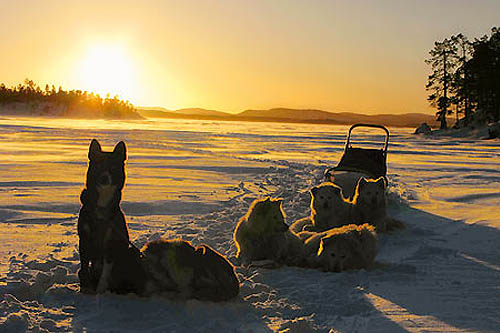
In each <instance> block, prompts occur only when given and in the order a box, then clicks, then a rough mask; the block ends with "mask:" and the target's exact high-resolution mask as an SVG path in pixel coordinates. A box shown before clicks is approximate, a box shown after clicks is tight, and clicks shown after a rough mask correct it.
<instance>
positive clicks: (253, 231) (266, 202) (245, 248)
mask: <svg viewBox="0 0 500 333" xmlns="http://www.w3.org/2000/svg"><path fill="white" fill-rule="evenodd" d="M281 203H282V200H281V199H271V198H269V197H268V198H265V199H257V200H255V201H254V202H253V203H252V204H251V205H250V208H249V209H248V212H247V214H246V215H245V216H243V217H242V218H241V219H240V221H239V222H238V224H237V226H236V228H235V231H234V237H233V238H234V242H235V244H236V248H237V253H236V258H237V259H239V260H241V262H242V263H243V264H248V263H250V262H252V261H258V260H266V259H268V260H272V261H274V262H276V263H289V264H292V263H293V262H294V261H295V260H297V259H298V257H299V255H300V253H301V251H302V250H301V248H302V241H301V240H300V239H299V238H298V237H297V235H296V234H295V233H293V232H291V231H289V230H288V225H287V224H286V223H285V213H284V212H283V209H282V208H281Z"/></svg>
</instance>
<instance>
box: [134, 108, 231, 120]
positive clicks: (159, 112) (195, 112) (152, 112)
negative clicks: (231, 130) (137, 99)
mask: <svg viewBox="0 0 500 333" xmlns="http://www.w3.org/2000/svg"><path fill="white" fill-rule="evenodd" d="M137 110H138V112H139V113H140V114H141V115H142V116H144V117H151V118H182V117H184V116H194V117H198V116H208V117H230V116H232V115H231V114H230V113H227V112H222V111H215V110H206V109H201V108H186V109H179V110H168V109H165V108H162V107H139V108H137Z"/></svg>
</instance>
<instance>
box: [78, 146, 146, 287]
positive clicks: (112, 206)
mask: <svg viewBox="0 0 500 333" xmlns="http://www.w3.org/2000/svg"><path fill="white" fill-rule="evenodd" d="M88 158H89V165H88V170H87V177H86V183H85V188H84V189H83V191H82V193H81V195H80V201H81V203H82V207H81V209H80V214H79V217H78V236H79V252H80V270H79V271H78V277H79V280H80V289H81V290H82V291H83V292H88V293H95V292H97V293H103V292H105V291H106V290H110V291H114V292H117V293H127V292H134V291H136V290H137V289H139V288H140V287H139V285H140V281H142V280H144V278H145V273H144V271H143V269H142V267H141V265H140V264H139V261H138V256H139V254H138V253H137V251H136V250H135V249H134V248H131V247H130V239H129V233H128V229H127V223H126V221H125V217H124V215H123V212H122V211H121V209H120V200H121V196H122V189H123V187H124V184H125V160H126V159H127V150H126V146H125V143H124V142H123V141H120V142H119V143H118V144H117V145H116V146H115V148H114V150H113V151H112V152H103V151H102V149H101V145H100V144H99V142H98V141H97V140H95V139H93V140H92V142H91V144H90V148H89V153H88ZM130 258H133V260H129V259H130Z"/></svg>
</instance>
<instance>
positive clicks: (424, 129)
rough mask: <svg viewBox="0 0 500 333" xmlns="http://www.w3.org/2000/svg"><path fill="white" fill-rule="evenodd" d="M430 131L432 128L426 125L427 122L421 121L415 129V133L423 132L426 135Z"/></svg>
mask: <svg viewBox="0 0 500 333" xmlns="http://www.w3.org/2000/svg"><path fill="white" fill-rule="evenodd" d="M431 133H432V129H431V127H430V126H429V125H427V123H422V124H420V126H418V128H417V129H416V130H415V134H425V135H428V134H431Z"/></svg>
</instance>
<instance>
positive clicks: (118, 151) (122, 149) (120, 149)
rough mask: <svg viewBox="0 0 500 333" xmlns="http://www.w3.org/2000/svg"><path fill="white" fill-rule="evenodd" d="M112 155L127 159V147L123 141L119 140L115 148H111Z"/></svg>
mask: <svg viewBox="0 0 500 333" xmlns="http://www.w3.org/2000/svg"><path fill="white" fill-rule="evenodd" d="M113 155H116V156H118V157H120V159H122V160H123V161H125V160H126V159H127V147H126V146H125V142H123V141H120V142H118V143H117V144H116V146H115V149H113Z"/></svg>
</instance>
